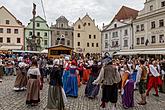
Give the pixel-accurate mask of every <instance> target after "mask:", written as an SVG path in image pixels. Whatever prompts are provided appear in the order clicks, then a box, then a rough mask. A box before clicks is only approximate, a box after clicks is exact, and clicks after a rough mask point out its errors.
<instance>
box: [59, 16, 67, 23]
mask: <svg viewBox="0 0 165 110" xmlns="http://www.w3.org/2000/svg"><path fill="white" fill-rule="evenodd" d="M59 20H60V21H67V22H69V21H68V20H67V19H66V17H65V16H60V17H59V18H57V19H56V21H59Z"/></svg>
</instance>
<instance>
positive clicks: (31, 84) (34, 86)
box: [26, 59, 41, 106]
mask: <svg viewBox="0 0 165 110" xmlns="http://www.w3.org/2000/svg"><path fill="white" fill-rule="evenodd" d="M27 76H28V83H27V98H26V104H31V105H32V106H35V105H37V104H38V102H40V85H41V79H40V78H41V74H40V70H39V68H38V64H37V60H35V59H33V60H32V64H31V67H30V68H29V70H28V72H27Z"/></svg>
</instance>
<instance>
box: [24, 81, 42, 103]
mask: <svg viewBox="0 0 165 110" xmlns="http://www.w3.org/2000/svg"><path fill="white" fill-rule="evenodd" d="M38 102H40V83H39V80H38V79H29V80H28V83H27V98H26V104H32V103H38Z"/></svg>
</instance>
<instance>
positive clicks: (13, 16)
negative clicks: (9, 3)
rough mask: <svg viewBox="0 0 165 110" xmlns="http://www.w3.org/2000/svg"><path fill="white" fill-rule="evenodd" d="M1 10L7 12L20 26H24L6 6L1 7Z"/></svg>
mask: <svg viewBox="0 0 165 110" xmlns="http://www.w3.org/2000/svg"><path fill="white" fill-rule="evenodd" d="M0 9H4V10H6V11H7V12H8V13H9V14H10V15H11V16H12V17H13V18H14V19H15V20H16V22H17V23H18V24H20V25H22V22H21V21H19V20H18V19H17V18H16V17H15V16H14V15H13V14H12V13H11V12H10V11H9V10H8V9H7V8H6V7H5V6H1V7H0Z"/></svg>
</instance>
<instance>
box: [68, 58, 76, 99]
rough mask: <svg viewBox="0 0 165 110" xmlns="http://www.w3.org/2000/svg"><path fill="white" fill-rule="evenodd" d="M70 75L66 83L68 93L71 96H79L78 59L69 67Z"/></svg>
mask: <svg viewBox="0 0 165 110" xmlns="http://www.w3.org/2000/svg"><path fill="white" fill-rule="evenodd" d="M69 71H70V75H69V77H68V81H67V84H66V91H65V93H66V95H67V96H71V97H75V98H76V97H78V80H77V75H78V70H77V66H76V61H75V60H73V61H72V63H71V66H70V67H69Z"/></svg>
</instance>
